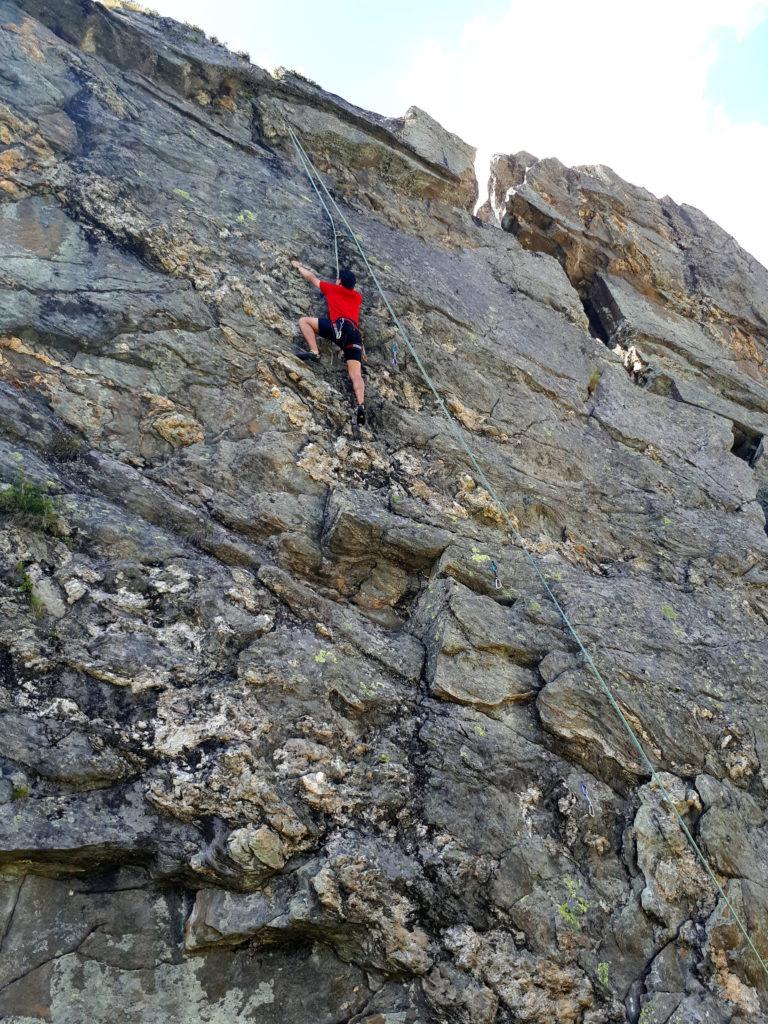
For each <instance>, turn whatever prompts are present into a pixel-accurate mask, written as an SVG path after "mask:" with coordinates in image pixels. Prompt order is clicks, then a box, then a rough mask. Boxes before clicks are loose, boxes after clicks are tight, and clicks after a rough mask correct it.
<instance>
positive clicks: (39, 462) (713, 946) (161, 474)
mask: <svg viewBox="0 0 768 1024" xmlns="http://www.w3.org/2000/svg"><path fill="white" fill-rule="evenodd" d="M135 7H136V5H134V4H132V3H128V2H120V0H116V2H115V3H110V4H108V5H102V4H97V3H94V2H91V0H61V2H60V3H56V4H53V3H51V2H49V0H23V2H15V0H0V24H1V25H2V27H3V31H2V32H1V33H0V55H1V56H2V74H0V149H2V152H0V227H1V228H2V231H0V254H1V255H2V260H0V292H2V296H1V298H2V301H0V527H1V528H0V807H1V808H2V812H3V813H2V815H0V863H1V864H2V869H3V872H4V874H3V877H2V884H0V953H1V954H2V955H1V956H0V1016H2V1017H3V1019H4V1020H9V1021H12V1022H16V1024H29V1021H30V1020H34V1019H49V1020H52V1021H54V1022H56V1024H79V1022H80V1021H83V1020H91V1021H94V1022H100V1021H104V1022H106V1021H113V1020H114V1019H115V1013H116V1012H119V1013H120V1014H121V1016H122V1017H123V1018H124V1019H125V1020H126V1022H129V1024H160V1022H165V1021H169V1020H201V1021H208V1022H209V1024H217V1022H219V1021H224V1020H226V1021H237V1022H242V1024H248V1022H256V1021H259V1022H262V1024H272V1022H274V1024H277V1022H278V1021H279V1022H280V1024H284V1022H285V1024H318V1022H324V1024H332V1022H340V1021H344V1022H349V1024H353V1022H354V1024H421V1022H424V1024H427V1022H430V1024H433V1022H443V1024H455V1022H466V1024H470V1022H471V1024H479V1022H484V1024H502V1022H503V1021H508V1020H512V1019H514V1020H516V1021H520V1022H529V1024H544V1022H547V1024H549V1022H550V1021H555V1020H556V1021H563V1022H567V1024H609V1022H615V1021H628V1022H630V1024H637V1021H638V1020H640V1021H641V1022H642V1024H650V1022H651V1021H658V1024H662V1022H668V1024H671V1022H678V1024H679V1022H683V1021H685V1022H689V1021H690V1022H693V1021H702V1020H709V1021H718V1022H719V1021H723V1022H725V1021H730V1022H731V1024H736V1022H738V1024H742V1022H746V1021H758V1020H760V1019H762V1018H764V1017H765V1014H766V1012H767V1011H768V1003H766V999H768V994H767V993H768V989H767V988H766V979H765V976H764V974H763V972H762V970H761V968H760V966H759V964H758V963H757V961H756V960H755V959H754V957H752V956H751V954H750V952H749V950H748V949H747V948H746V946H745V943H744V940H743V936H742V935H741V933H740V932H739V930H738V928H736V927H735V926H734V922H733V920H732V919H731V917H730V916H729V912H728V909H727V907H726V906H725V904H724V901H723V899H722V897H721V896H720V895H719V894H718V893H717V892H716V891H715V890H714V889H713V888H712V886H711V884H710V880H709V878H708V876H706V875H705V874H703V873H702V870H701V869H700V868H699V867H698V866H697V862H696V860H695V859H694V858H693V855H692V854H691V852H690V850H689V848H688V846H687V845H686V841H685V837H684V836H683V835H682V833H681V831H680V828H679V822H678V820H677V818H675V817H674V815H673V814H671V812H670V808H669V807H667V806H665V805H664V803H663V802H662V801H661V800H660V798H659V793H658V792H657V791H656V790H655V788H654V786H653V785H652V784H651V782H650V781H649V772H648V766H647V764H646V763H645V762H644V761H643V760H642V759H641V758H640V757H639V755H638V752H637V750H636V748H635V747H634V745H633V743H632V742H631V741H630V739H629V737H628V736H627V733H626V731H625V729H624V727H623V726H622V723H621V721H620V719H619V717H618V716H617V715H616V713H615V710H614V709H613V708H612V706H611V703H610V701H609V700H608V699H607V695H606V693H605V691H604V690H603V689H602V688H601V686H600V685H599V683H598V681H597V680H596V679H595V678H594V676H593V675H592V674H591V673H590V672H589V671H588V666H587V665H586V664H585V660H584V655H583V652H582V651H581V650H580V648H579V646H578V644H577V643H576V642H575V640H574V637H573V636H572V634H571V633H570V632H569V630H568V629H566V628H565V627H564V625H563V622H562V619H561V616H560V613H559V612H558V610H557V608H556V606H555V605H554V604H553V602H552V597H553V596H554V598H555V600H556V602H557V603H558V604H559V606H560V608H561V609H562V611H563V612H564V613H565V614H566V615H567V617H568V620H569V621H570V623H571V624H572V625H573V627H574V629H575V630H576V631H577V632H578V635H579V637H580V638H581V639H582V640H583V643H584V644H585V645H586V648H587V649H588V651H589V653H590V656H591V657H592V658H593V659H594V664H595V665H596V666H597V667H598V669H599V671H600V672H601V674H602V675H603V677H604V679H605V680H606V685H607V686H609V688H610V692H611V695H612V697H613V699H614V700H615V702H616V704H617V706H618V707H619V708H620V709H621V711H622V713H623V715H624V716H625V718H626V720H627V722H629V723H630V724H631V726H632V728H633V729H634V730H635V731H636V733H637V735H638V736H639V738H640V741H641V742H642V744H643V746H644V749H645V751H646V752H647V755H648V757H649V758H650V760H651V762H652V763H653V765H654V766H655V768H656V769H657V770H658V771H659V772H660V773H661V778H662V779H664V780H665V785H666V786H667V788H668V790H669V792H670V794H671V795H672V798H673V799H674V801H675V806H676V807H677V808H678V810H679V811H680V814H681V815H682V816H683V818H684V820H685V821H686V822H687V823H688V825H689V827H690V829H691V830H692V833H693V834H694V835H695V836H696V837H697V838H698V840H699V842H700V844H701V847H702V849H703V851H704V853H705V854H706V856H707V857H708V858H709V860H710V862H711V864H712V867H713V870H714V871H715V872H716V873H717V875H718V877H719V878H720V879H721V880H722V884H723V886H724V888H725V891H726V893H727V895H728V899H729V901H730V902H731V903H732V905H733V906H734V908H736V910H737V912H738V913H739V914H740V915H741V917H742V918H743V920H744V921H745V922H746V924H747V926H748V927H749V929H750V931H751V934H752V935H753V936H754V939H755V942H756V944H757V945H758V948H760V949H761V950H765V949H766V948H767V947H766V943H767V942H768V938H767V937H766V933H765V922H766V914H767V913H768V907H767V906H766V887H765V878H766V875H767V872H768V864H766V859H765V853H764V851H765V849H766V843H765V831H766V813H767V808H768V799H767V796H766V794H768V715H767V714H766V701H765V679H766V673H767V672H768V633H767V632H766V623H768V574H766V568H765V564H766V556H767V555H768V537H767V536H766V532H765V509H766V508H768V480H767V479H766V474H767V473H768V469H767V468H766V466H767V465H768V463H766V457H765V448H766V446H765V442H764V437H765V435H766V433H768V400H767V399H766V390H765V380H766V378H765V356H766V344H767V343H768V311H767V310H766V305H765V302H766V294H768V289H766V283H768V279H766V272H765V271H764V269H763V268H761V267H760V266H759V264H757V263H756V262H755V261H754V260H753V259H752V258H751V257H750V256H749V255H748V254H746V253H744V252H743V250H741V249H739V247H738V246H737V245H736V243H735V242H734V241H733V240H732V239H730V238H728V236H726V235H725V234H724V233H723V232H722V231H721V230H720V229H719V228H717V226H716V225H714V224H712V223H711V222H710V221H709V220H708V219H707V218H706V217H705V216H704V215H703V214H700V213H699V212H698V211H695V210H693V209H691V208H690V207H686V206H678V205H677V204H675V203H673V202H672V201H671V200H669V199H667V198H665V199H657V198H656V197H654V196H652V195H651V194H650V193H649V192H646V191H645V190H643V189H641V188H638V187H636V186H633V185H630V184H629V183H627V182H624V181H622V180H621V179H620V178H618V176H617V175H615V174H614V173H613V172H612V171H610V170H609V169H608V168H604V167H581V168H567V167H564V166H563V165H562V164H561V163H560V162H559V161H557V160H554V159H549V160H539V159H537V158H535V157H533V156H532V155H531V154H529V153H525V152H520V153H517V154H514V155H511V156H504V155H500V156H499V157H497V158H496V159H495V160H494V162H493V164H492V168H491V180H490V182H489V189H488V196H487V199H486V197H485V196H481V197H480V198H481V199H482V200H483V202H482V203H481V206H480V209H479V211H478V214H479V215H478V216H477V217H473V210H474V207H475V201H476V199H477V198H478V197H477V188H476V183H475V178H474V170H473V159H474V149H473V148H472V147H471V146H469V145H467V144H466V143H464V142H463V141H462V140H460V139H457V138H456V137H455V136H453V135H451V134H450V133H449V132H447V131H445V130H444V129H443V128H442V127H441V126H440V125H438V124H437V123H436V122H435V121H433V120H432V118H431V117H430V116H429V115H428V114H426V113H424V112H423V111H420V110H418V109H416V108H411V110H409V111H408V112H407V113H406V114H405V115H404V116H403V117H402V118H384V117H381V116H379V115H377V114H375V113H372V112H369V111H365V110H362V109H361V108H359V107H356V106H354V105H353V104H351V103H349V102H348V101H346V100H345V99H343V98H341V97H338V96H333V95H331V94H329V93H327V92H325V91H324V90H323V89H322V88H321V87H320V86H319V85H316V84H315V83H312V82H309V81H307V80H306V79H304V78H303V77H302V76H300V75H297V74H295V73H292V72H279V73H276V74H275V75H271V74H269V73H268V72H266V71H264V70H263V69H260V68H257V67H255V66H254V65H252V64H250V62H249V61H248V60H247V59H246V58H245V57H244V56H243V55H236V54H231V53H229V52H228V51H227V50H226V49H225V48H224V47H223V46H221V45H220V44H218V43H217V42H215V41H214V40H211V39H208V38H206V37H205V35H204V33H202V32H201V31H200V30H198V29H195V28H194V27H192V26H184V25H180V24H178V23H176V22H173V21H171V20H170V19H167V18H161V17H158V16H156V15H153V14H151V13H147V12H143V11H141V10H137V9H135ZM286 118H287V120H286ZM289 123H290V124H293V125H295V126H296V127H297V128H298V129H299V131H300V134H301V138H302V141H303V143H304V145H305V146H306V148H307V150H308V152H309V153H310V154H311V156H312V159H313V160H314V161H315V163H316V165H317V166H318V168H319V171H320V173H321V174H322V175H323V178H324V180H325V181H326V182H327V184H328V186H329V188H330V189H331V191H332V193H333V195H334V197H335V198H336V200H337V201H338V202H339V204H340V205H341V207H342V209H343V210H344V213H345V215H346V216H347V217H348V218H349V220H350V223H351V224H352V225H353V227H354V230H355V232H356V234H357V236H358V237H359V239H360V240H361V243H362V244H363V245H364V247H365V249H366V252H367V253H368V254H369V255H370V259H371V263H372V266H374V267H375V269H376V273H377V274H378V275H379V276H380V277H381V280H382V282H383V284H384V286H385V288H386V291H387V295H388V298H389V300H390V301H391V303H392V305H393V307H394V308H395V309H396V311H397V314H398V317H399V319H400V320H401V322H402V324H403V326H404V328H405V329H406V330H407V332H408V335H409V338H410V340H411V342H412V344H413V346H414V349H415V351H416V352H417V353H418V356H419V360H420V361H421V364H422V365H423V366H424V367H425V368H426V370H427V371H428V372H429V374H430V375H431V377H432V378H433V380H434V383H435V387H436V389H437V392H438V393H439V395H440V398H441V401H442V402H444V405H445V408H447V409H448V410H450V412H451V414H452V415H453V416H454V417H455V425H456V431H458V432H459V434H460V436H461V438H462V439H463V440H465V441H466V442H467V443H468V444H469V445H470V446H471V448H472V451H473V453H474V455H475V457H476V459H477V460H478V462H479V463H480V465H481V466H482V467H483V470H484V473H485V474H486V475H487V481H486V480H484V479H483V478H481V475H480V473H479V472H478V468H477V465H476V464H475V463H474V462H473V461H472V459H471V458H470V457H469V456H468V455H467V453H466V450H465V448H464V446H463V444H462V443H461V442H460V440H459V437H458V436H457V434H456V433H455V432H454V431H453V430H452V429H450V428H449V427H448V426H447V424H446V423H445V420H444V419H443V416H442V409H441V406H440V405H439V404H438V403H437V401H436V400H435V396H434V394H433V393H432V392H431V390H430V389H429V388H428V387H427V386H426V385H425V383H424V380H423V378H422V376H421V373H420V372H419V367H418V366H417V364H416V360H415V359H414V358H413V355H412V353H411V352H410V350H409V349H408V346H406V345H405V344H404V342H403V341H402V339H401V338H399V336H398V335H397V333H396V329H395V327H394V325H393V324H392V322H391V319H390V317H389V314H388V312H387V309H386V308H385V306H384V304H383V303H382V302H381V301H380V299H379V297H378V293H377V292H376V291H375V289H374V287H373V284H372V282H371V281H370V280H369V279H368V276H367V274H366V272H365V271H364V268H363V267H361V266H360V263H359V261H358V260H357V258H356V256H355V251H354V249H353V247H352V244H351V242H350V241H349V240H348V239H347V237H346V235H345V234H343V233H342V236H341V237H342V255H343V258H344V259H345V261H349V262H350V263H352V265H353V266H354V267H355V269H356V271H358V279H359V281H360V287H361V289H362V291H363V293H364V295H365V307H364V321H363V326H364V331H365V342H366V349H367V352H368V356H369V363H368V371H369V373H368V379H367V387H368V397H367V406H368V409H369V413H370V417H369V423H368V425H367V426H366V427H365V428H363V429H362V430H360V431H357V430H355V431H354V432H353V428H352V425H351V424H350V398H349V395H348V393H347V391H346V383H345V372H344V369H343V367H342V366H341V364H340V362H339V361H338V360H337V359H333V358H331V353H330V352H329V350H328V348H324V350H323V351H324V358H323V360H322V361H321V362H320V363H319V364H318V365H316V366H313V367H311V368H310V367H307V366H305V365H303V364H302V363H300V361H298V360H296V359H295V358H294V357H293V355H292V354H291V349H292V347H293V344H294V340H295V334H296V326H295V324H296V319H297V317H298V316H299V315H300V314H301V313H309V314H312V315H314V314H319V313H320V312H321V311H322V308H323V307H322V303H321V302H320V301H319V300H317V298H316V297H315V296H313V295H312V294H311V293H310V292H308V291H307V290H306V288H305V286H304V284H303V283H302V282H301V281H300V279H299V278H298V277H296V275H295V274H294V273H293V271H292V268H291V267H290V261H291V259H294V258H298V259H301V260H302V261H303V262H305V263H307V264H309V265H312V266H313V267H314V268H315V269H316V270H317V271H318V272H319V273H320V274H321V275H328V274H330V273H332V271H333V268H332V265H331V262H332V260H331V249H330V241H331V240H330V236H329V230H328V223H327V218H326V216H325V214H324V212H323V211H322V209H321V208H320V207H319V205H318V203H317V202H316V197H315V196H314V193H313V192H312V191H311V189H310V188H309V186H308V183H307V180H306V177H305V174H304V171H303V168H302V166H301V165H300V163H299V162H298V161H297V159H296V155H295V152H294V149H293V146H292V143H291V140H290V136H289V132H288V124H289ZM396 339H397V340H398V344H399V346H400V352H399V359H398V366H397V368H395V367H394V366H393V365H392V362H391V347H392V344H393V342H394V341H395V340H396ZM489 484H490V487H492V488H493V490H494V491H495V492H496V494H498V495H499V496H500V498H501V499H502V500H503V501H504V502H505V504H506V506H507V508H508V511H509V516H510V519H511V522H512V523H513V524H514V526H515V529H516V531H517V532H515V530H510V529H509V528H508V523H507V520H506V519H505V517H504V516H503V515H502V514H501V512H500V511H499V509H498V508H497V507H496V505H495V503H494V500H493V498H492V496H491V494H490V492H489V490H488V485H489ZM532 558H533V559H535V562H532Z"/></svg>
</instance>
